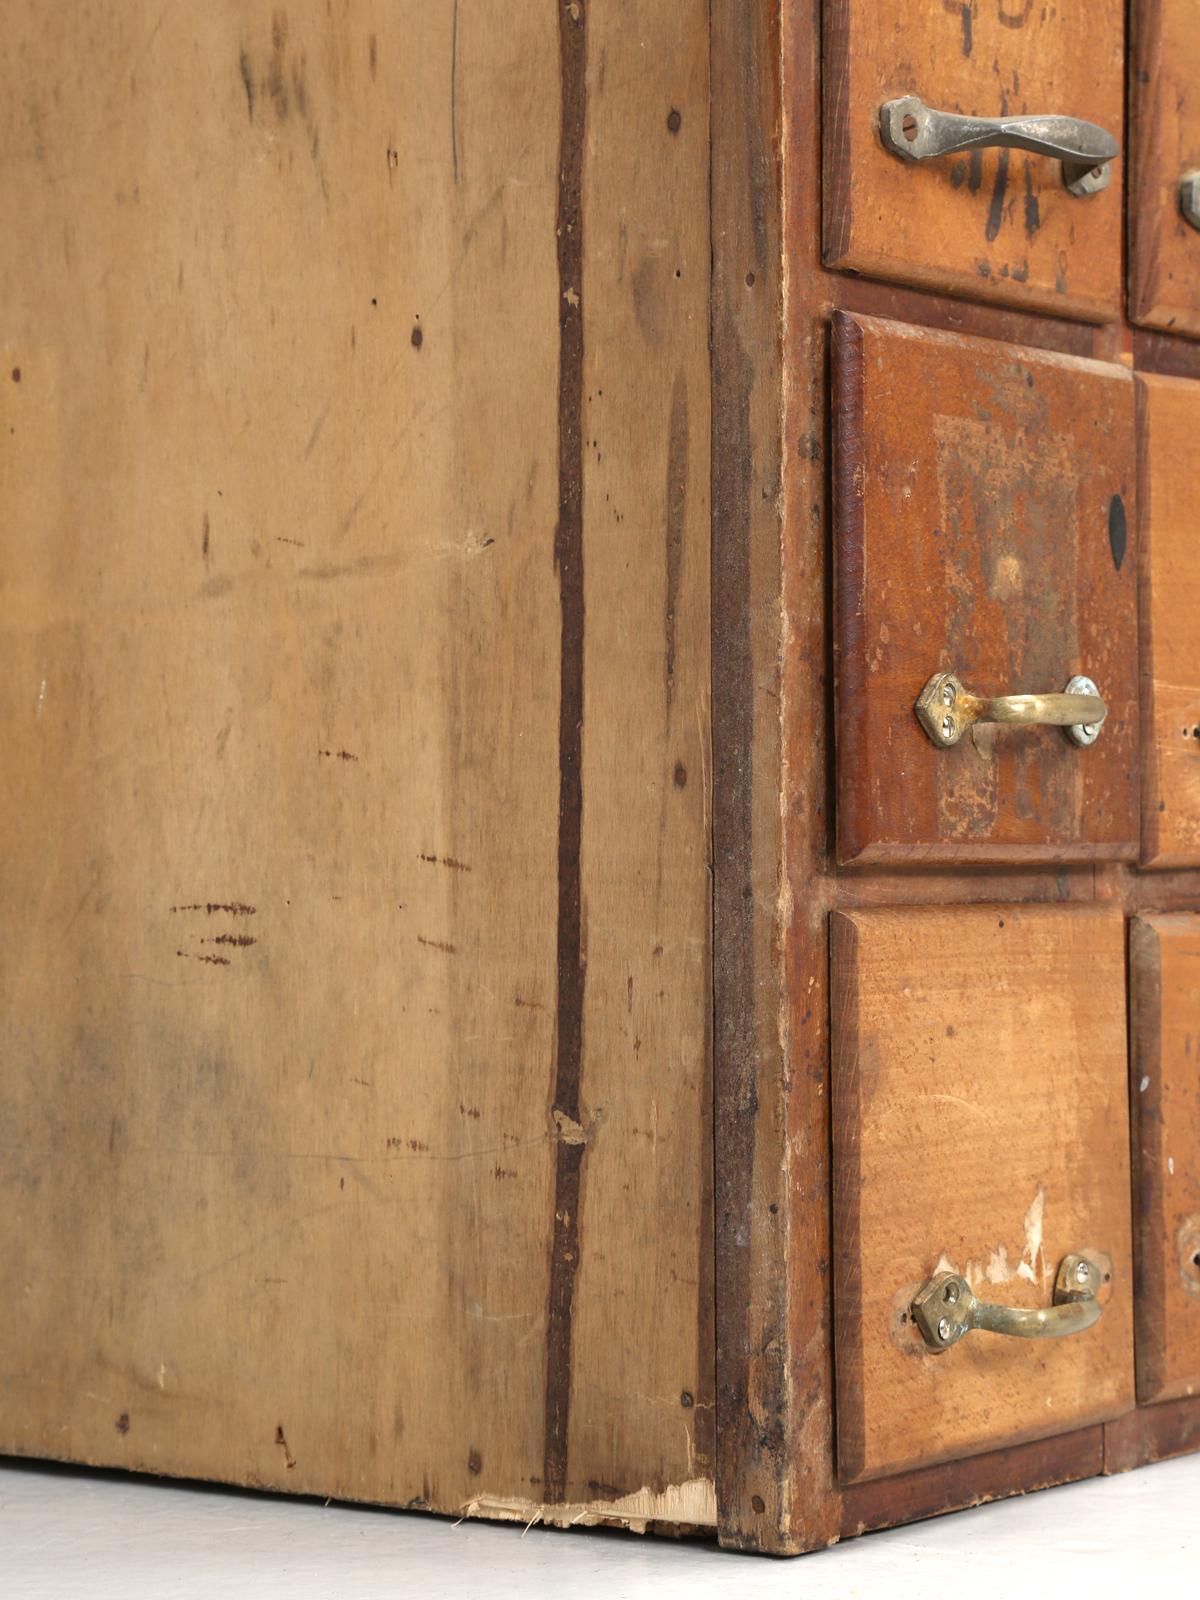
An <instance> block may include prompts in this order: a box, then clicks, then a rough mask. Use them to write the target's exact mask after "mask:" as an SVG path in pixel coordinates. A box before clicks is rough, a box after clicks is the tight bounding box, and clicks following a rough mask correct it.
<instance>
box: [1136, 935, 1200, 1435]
mask: <svg viewBox="0 0 1200 1600" xmlns="http://www.w3.org/2000/svg"><path fill="white" fill-rule="evenodd" d="M1130 975H1131V983H1132V985H1133V1042H1134V1049H1133V1055H1132V1058H1131V1059H1132V1076H1133V1083H1132V1094H1131V1099H1132V1104H1133V1117H1134V1141H1133V1149H1134V1175H1133V1176H1134V1195H1135V1197H1136V1247H1137V1388H1138V1399H1139V1400H1141V1401H1142V1402H1143V1403H1144V1404H1145V1403H1147V1402H1150V1401H1154V1400H1177V1399H1182V1398H1183V1397H1184V1396H1185V1395H1192V1394H1200V1066H1198V1061H1197V1041H1198V1040H1200V916H1197V915H1194V914H1189V913H1173V914H1170V915H1162V916H1145V917H1138V918H1136V919H1135V920H1134V922H1133V925H1132V929H1131V933H1130Z"/></svg>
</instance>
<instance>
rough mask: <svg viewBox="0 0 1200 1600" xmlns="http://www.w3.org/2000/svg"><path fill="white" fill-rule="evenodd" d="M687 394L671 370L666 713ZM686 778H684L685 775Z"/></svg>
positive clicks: (671, 679)
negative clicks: (672, 378) (672, 382)
mask: <svg viewBox="0 0 1200 1600" xmlns="http://www.w3.org/2000/svg"><path fill="white" fill-rule="evenodd" d="M687 486H688V397H687V379H686V378H685V376H684V374H683V372H682V371H680V372H677V373H676V374H675V383H674V387H673V388H672V391H671V427H670V435H669V438H668V442H667V495H666V499H667V528H666V546H667V551H666V555H667V601H666V616H665V618H664V626H665V633H666V679H667V685H666V687H667V715H668V716H670V713H671V702H672V700H673V698H674V694H675V645H676V631H677V619H676V611H677V608H678V605H679V580H680V575H681V573H682V571H683V540H684V530H685V527H686V522H687ZM685 781H686V779H685Z"/></svg>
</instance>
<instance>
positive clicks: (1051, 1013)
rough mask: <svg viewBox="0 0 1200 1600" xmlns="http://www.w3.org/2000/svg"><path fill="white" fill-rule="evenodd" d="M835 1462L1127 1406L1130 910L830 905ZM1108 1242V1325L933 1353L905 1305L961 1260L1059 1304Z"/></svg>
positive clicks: (988, 1284) (869, 1460)
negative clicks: (1068, 1267)
mask: <svg viewBox="0 0 1200 1600" xmlns="http://www.w3.org/2000/svg"><path fill="white" fill-rule="evenodd" d="M832 959H833V965H832V979H833V998H832V1026H833V1071H834V1085H833V1094H834V1101H833V1137H834V1169H835V1177H834V1228H835V1272H836V1276H835V1279H834V1285H835V1289H834V1292H835V1311H836V1318H837V1333H838V1343H837V1395H838V1458H839V1465H840V1469H841V1473H842V1475H843V1477H844V1478H846V1479H860V1478H872V1477H879V1476H881V1475H883V1474H885V1473H889V1472H898V1471H903V1470H904V1469H906V1468H912V1467H916V1466H922V1465H930V1464H932V1463H935V1462H938V1461H945V1460H952V1459H954V1458H956V1457H959V1456H967V1455H973V1454H976V1453H978V1452H980V1451H984V1450H990V1449H995V1448H997V1447H999V1446H1002V1445H1009V1444H1014V1443H1019V1442H1022V1441H1024V1440H1029V1439H1037V1438H1041V1437H1044V1436H1046V1435H1048V1434H1053V1433H1065V1432H1068V1431H1070V1430H1071V1429H1073V1428H1080V1427H1082V1426H1083V1425H1085V1424H1087V1423H1093V1422H1097V1421H1101V1420H1103V1419H1105V1418H1108V1417H1113V1416H1117V1415H1119V1414H1120V1412H1121V1411H1123V1410H1124V1409H1125V1408H1126V1407H1127V1406H1128V1405H1130V1404H1131V1403H1132V1399H1133V1350H1132V1307H1133V1283H1132V1260H1131V1249H1130V1224H1129V1199H1128V1197H1129V1145H1128V1117H1127V1110H1126V1098H1125V1084H1126V1066H1125V984H1124V960H1125V955H1124V923H1123V918H1122V916H1121V914H1120V912H1119V911H1116V910H1110V909H1104V910H1094V909H1090V908H1088V909H1084V908H1074V907H1072V908H1067V907H1057V906H1055V907H1037V908H1035V907H1022V906H1010V905H999V906H971V907H945V908H937V909H929V910H898V911H884V910H878V911H874V910H872V911H854V912H845V913H837V914H835V916H834V918H833V958H832ZM1072 1252H1088V1253H1092V1252H1094V1253H1095V1256H1096V1259H1097V1260H1102V1261H1103V1262H1104V1263H1105V1270H1106V1271H1107V1272H1109V1273H1111V1281H1110V1282H1109V1283H1108V1285H1107V1287H1106V1288H1105V1289H1104V1290H1103V1291H1102V1293H1103V1295H1104V1297H1105V1299H1106V1304H1105V1307H1104V1310H1103V1313H1102V1315H1101V1318H1100V1321H1099V1322H1098V1323H1097V1324H1096V1325H1095V1326H1093V1327H1091V1328H1089V1329H1087V1330H1086V1331H1085V1332H1083V1333H1079V1334H1076V1335H1075V1336H1073V1337H1070V1338H1064V1339H1054V1340H1047V1341H1044V1342H1042V1341H1039V1342H1033V1341H1026V1340H1023V1339H1013V1338H1005V1337H1003V1336H1000V1335H994V1334H988V1333H983V1332H972V1333H969V1334H967V1335H966V1337H965V1338H964V1339H963V1340H962V1341H961V1342H960V1343H958V1344H956V1345H954V1346H953V1347H952V1348H950V1349H948V1350H946V1351H944V1352H942V1353H940V1354H932V1353H929V1352H927V1351H926V1349H925V1346H924V1344H923V1342H922V1340H921V1338H920V1337H919V1335H918V1333H917V1330H916V1329H915V1327H914V1326H913V1323H912V1319H911V1314H910V1311H909V1308H910V1306H911V1303H912V1300H913V1297H914V1295H915V1294H916V1293H917V1291H918V1290H919V1289H920V1288H921V1286H922V1285H923V1284H924V1283H925V1282H927V1281H928V1280H929V1279H930V1278H931V1277H932V1276H933V1275H934V1274H935V1273H937V1272H941V1271H954V1272H958V1273H961V1274H962V1275H963V1276H964V1277H965V1278H966V1279H967V1281H968V1282H969V1284H970V1285H971V1287H972V1289H973V1290H974V1291H975V1293H976V1294H977V1295H978V1296H979V1298H980V1299H984V1300H992V1301H998V1302H1001V1303H1003V1304H1009V1305H1016V1306H1037V1307H1042V1306H1047V1305H1049V1304H1050V1302H1051V1296H1052V1291H1053V1285H1054V1279H1055V1275H1056V1273H1057V1271H1058V1267H1059V1263H1060V1261H1061V1260H1062V1258H1063V1257H1064V1256H1066V1255H1068V1254H1070V1253H1072Z"/></svg>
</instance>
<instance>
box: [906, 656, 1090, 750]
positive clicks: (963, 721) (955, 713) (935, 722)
mask: <svg viewBox="0 0 1200 1600" xmlns="http://www.w3.org/2000/svg"><path fill="white" fill-rule="evenodd" d="M914 710H915V711H916V713H917V721H918V722H919V723H920V724H921V726H922V728H924V730H925V732H926V733H927V734H928V735H929V737H930V739H931V740H932V741H933V743H934V744H935V745H937V746H938V748H939V749H940V750H948V749H949V748H950V747H951V746H952V745H956V744H957V743H958V741H959V740H960V739H961V738H962V736H963V734H964V733H966V732H967V730H968V728H973V727H974V726H975V724H976V723H977V722H1006V723H1009V724H1012V723H1021V724H1024V725H1026V726H1047V727H1054V728H1063V729H1065V730H1066V734H1067V737H1068V738H1069V739H1070V740H1071V742H1072V743H1073V744H1077V745H1082V746H1087V745H1090V744H1095V742H1096V740H1097V739H1098V738H1099V737H1100V729H1101V727H1102V726H1103V724H1104V719H1105V717H1107V716H1108V707H1107V706H1106V705H1105V703H1104V701H1103V699H1102V698H1101V696H1100V691H1099V689H1097V687H1096V685H1095V684H1094V683H1093V682H1092V680H1091V679H1090V678H1085V677H1082V676H1076V677H1074V678H1072V679H1071V680H1070V681H1069V682H1068V684H1067V686H1066V688H1065V689H1064V690H1063V692H1062V693H1061V694H1001V695H979V694H973V693H972V692H971V690H970V689H967V688H965V687H964V685H963V682H962V679H961V678H960V677H959V676H958V674H957V673H956V672H935V673H934V675H933V677H932V678H930V680H929V682H928V683H927V684H926V685H925V687H924V688H923V689H922V690H921V693H920V694H919V695H918V697H917V703H916V705H915V707H914Z"/></svg>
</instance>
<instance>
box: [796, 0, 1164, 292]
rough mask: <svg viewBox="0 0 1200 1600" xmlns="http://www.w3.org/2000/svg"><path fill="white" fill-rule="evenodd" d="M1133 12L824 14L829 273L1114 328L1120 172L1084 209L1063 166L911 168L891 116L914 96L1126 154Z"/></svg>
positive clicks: (830, 10)
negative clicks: (1053, 119) (895, 144)
mask: <svg viewBox="0 0 1200 1600" xmlns="http://www.w3.org/2000/svg"><path fill="white" fill-rule="evenodd" d="M1180 9H1181V11H1182V10H1183V9H1184V7H1183V6H1182V5H1181V7H1180ZM1124 13H1125V8H1124V6H1123V5H1122V4H1121V3H1120V0H1094V3H1091V4H1089V3H1086V0H1070V3H1066V4H1059V5H1056V6H1053V7H1046V6H1035V5H1032V4H1031V3H1029V0H1002V3H1000V4H996V5H991V6H983V5H979V4H975V3H970V0H968V3H965V4H961V5H960V4H953V5H950V4H943V3H941V0H934V3H929V4H922V5H912V4H905V3H903V0H886V3H882V4H881V3H878V0H826V5H825V102H824V104H825V116H824V141H825V143H824V150H825V186H824V213H823V225H824V253H825V261H826V263H827V264H828V265H829V266H832V267H837V268H839V269H840V270H844V271H850V272H861V273H865V274H867V275H868V276H871V277H880V278H888V279H892V280H895V281H898V282H901V283H913V284H920V285H921V286H922V287H924V288H928V289H934V290H938V291H942V292H948V293H954V294H967V295H971V296H973V297H979V298H982V299H986V300H994V301H1003V302H1005V303H1008V304H1010V305H1024V306H1029V307H1036V308H1038V309H1040V310H1043V311H1052V312H1055V313H1057V314H1058V315H1060V316H1071V317H1085V318H1088V319H1093V320H1096V321H1107V320H1109V319H1111V318H1113V317H1115V316H1117V314H1118V312H1119V308H1120V301H1121V220H1120V219H1121V207H1122V201H1121V191H1122V174H1121V168H1120V163H1119V162H1118V161H1114V162H1112V163H1111V181H1110V182H1109V184H1108V187H1107V188H1105V189H1104V190H1102V191H1101V192H1099V193H1092V194H1086V195H1075V194H1072V193H1070V192H1069V191H1068V189H1067V187H1066V185H1065V183H1064V176H1063V167H1062V163H1061V162H1060V161H1058V160H1056V159H1055V158H1053V157H1051V156H1046V155H1041V154H1037V153H1031V152H1030V151H1028V150H1023V149H1009V148H1001V149H996V148H976V149H971V150H961V151H958V152H956V153H954V154H950V155H946V156H943V157H941V158H933V159H929V160H927V161H921V162H920V163H916V162H912V161H907V160H905V159H904V158H903V157H902V156H898V155H896V154H893V153H892V152H891V151H890V150H889V149H888V148H887V147H886V146H885V144H884V142H883V139H882V138H881V134H880V116H881V108H883V107H884V106H886V105H888V104H889V103H890V102H895V101H897V100H902V99H904V98H905V97H909V96H915V97H916V98H917V99H919V100H920V101H921V102H922V104H923V105H925V106H927V107H931V108H933V109H934V110H937V111H945V112H952V113H958V114H963V115H967V116H975V117H987V118H992V117H1004V116H1010V115H1018V114H1034V115H1037V114H1047V113H1054V114H1063V115H1066V116H1069V117H1072V118H1076V119H1081V120H1084V121H1087V122H1090V123H1092V124H1094V125H1099V126H1100V127H1101V128H1103V129H1104V130H1106V131H1107V132H1108V133H1109V134H1111V135H1112V136H1113V137H1114V138H1115V140H1116V141H1117V142H1118V143H1119V142H1120V140H1121V136H1122V122H1123V108H1124V73H1123V65H1124V53H1123V46H1124ZM900 116H901V121H902V122H903V120H904V118H903V110H901V113H900ZM909 123H910V126H909V127H908V129H907V130H905V129H903V128H902V129H901V132H900V140H901V141H904V140H905V135H906V131H907V132H908V133H912V132H915V129H914V128H913V127H912V126H911V115H910V118H909ZM901 148H903V145H902V144H901Z"/></svg>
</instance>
